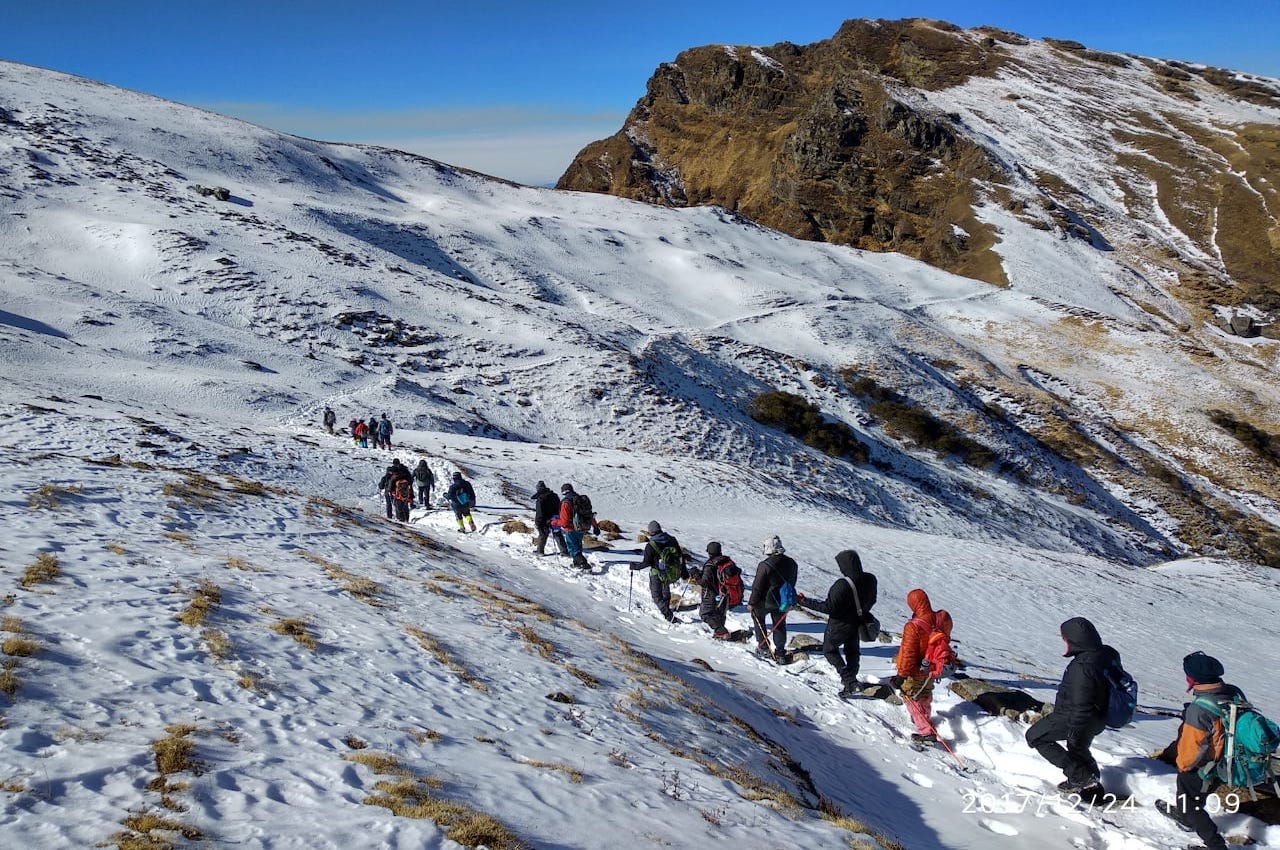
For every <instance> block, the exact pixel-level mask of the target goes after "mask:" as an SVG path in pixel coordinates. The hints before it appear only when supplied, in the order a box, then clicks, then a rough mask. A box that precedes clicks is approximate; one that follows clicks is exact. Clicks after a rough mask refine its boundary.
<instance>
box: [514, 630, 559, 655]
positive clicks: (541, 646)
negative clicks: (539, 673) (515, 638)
mask: <svg viewBox="0 0 1280 850" xmlns="http://www.w3.org/2000/svg"><path fill="white" fill-rule="evenodd" d="M516 634H518V635H519V636H520V639H521V640H523V641H524V642H525V643H527V644H529V646H532V647H533V648H534V649H536V650H537V651H538V654H539V655H541V656H542V657H543V658H545V659H547V660H548V661H554V660H555V659H556V657H557V656H558V655H559V651H558V650H557V649H556V645H555V644H554V643H552V642H551V641H549V640H547V639H546V638H544V637H543V636H542V635H540V634H538V631H537V629H535V628H533V626H517V627H516Z"/></svg>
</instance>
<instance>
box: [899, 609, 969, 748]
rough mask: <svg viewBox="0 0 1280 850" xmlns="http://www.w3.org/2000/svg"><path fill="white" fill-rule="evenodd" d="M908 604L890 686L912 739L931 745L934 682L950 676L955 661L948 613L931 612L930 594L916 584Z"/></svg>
mask: <svg viewBox="0 0 1280 850" xmlns="http://www.w3.org/2000/svg"><path fill="white" fill-rule="evenodd" d="M907 607H908V608H910V609H911V618H910V619H909V620H907V622H906V625H904V626H903V627H902V643H901V644H900V645H899V647H898V658H897V670H898V672H897V674H896V675H894V676H891V677H890V678H889V685H890V686H891V687H893V688H894V689H895V690H897V691H898V692H899V694H900V695H901V696H902V701H903V703H904V704H905V705H906V707H907V713H908V714H909V715H911V722H912V723H914V724H915V727H916V731H914V732H912V733H911V740H912V742H913V743H915V744H920V745H931V744H936V743H938V730H937V729H936V728H935V727H934V725H933V722H932V721H931V720H930V719H929V717H930V715H931V714H932V713H933V685H934V682H935V681H937V680H938V679H940V678H942V676H943V675H949V674H950V671H949V670H948V669H947V668H948V667H949V666H951V665H954V663H955V653H954V652H953V651H952V650H951V627H952V622H951V615H950V614H949V613H947V612H946V611H945V610H941V609H939V610H938V611H934V610H933V603H932V602H930V600H929V594H927V593H925V592H924V590H922V589H921V588H918V587H917V588H915V589H913V590H911V591H910V592H909V593H907Z"/></svg>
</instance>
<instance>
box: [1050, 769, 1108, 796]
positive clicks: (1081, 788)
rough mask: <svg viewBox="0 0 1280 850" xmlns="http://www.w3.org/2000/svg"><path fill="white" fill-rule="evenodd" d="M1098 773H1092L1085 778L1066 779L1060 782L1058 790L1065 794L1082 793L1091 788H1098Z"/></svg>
mask: <svg viewBox="0 0 1280 850" xmlns="http://www.w3.org/2000/svg"><path fill="white" fill-rule="evenodd" d="M1097 787H1099V785H1098V774H1096V773H1091V774H1089V775H1088V776H1086V777H1084V778H1083V779H1078V780H1073V779H1064V780H1063V781H1061V782H1059V783H1058V790H1059V791H1061V792H1062V793H1063V794H1080V793H1083V792H1085V791H1088V790H1089V789H1090V788H1097Z"/></svg>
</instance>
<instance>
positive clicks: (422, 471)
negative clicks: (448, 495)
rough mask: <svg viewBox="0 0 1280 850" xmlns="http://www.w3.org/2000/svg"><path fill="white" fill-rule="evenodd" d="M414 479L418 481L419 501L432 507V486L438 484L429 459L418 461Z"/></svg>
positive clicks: (425, 505)
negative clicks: (428, 461)
mask: <svg viewBox="0 0 1280 850" xmlns="http://www.w3.org/2000/svg"><path fill="white" fill-rule="evenodd" d="M413 480H414V481H416V482H418V502H419V503H421V505H422V506H423V507H424V508H429V507H431V488H432V487H434V486H435V485H436V476H435V474H434V473H432V471H431V467H430V466H429V465H428V464H427V459H426V458H423V459H422V460H419V461H418V465H417V466H415V467H414V468H413Z"/></svg>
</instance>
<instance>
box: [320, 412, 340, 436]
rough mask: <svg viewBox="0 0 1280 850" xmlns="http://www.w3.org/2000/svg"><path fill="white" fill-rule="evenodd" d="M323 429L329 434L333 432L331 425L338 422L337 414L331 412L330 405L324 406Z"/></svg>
mask: <svg viewBox="0 0 1280 850" xmlns="http://www.w3.org/2000/svg"><path fill="white" fill-rule="evenodd" d="M323 421H324V429H325V430H326V431H328V432H329V433H330V434H332V433H333V426H334V425H337V424H338V414H336V413H334V412H333V408H332V407H328V406H326V407H325V409H324V420H323Z"/></svg>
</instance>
